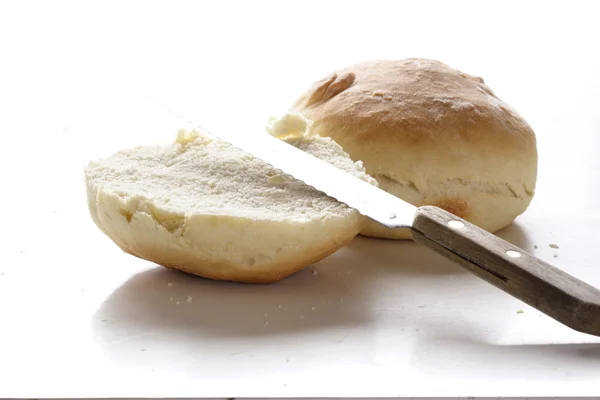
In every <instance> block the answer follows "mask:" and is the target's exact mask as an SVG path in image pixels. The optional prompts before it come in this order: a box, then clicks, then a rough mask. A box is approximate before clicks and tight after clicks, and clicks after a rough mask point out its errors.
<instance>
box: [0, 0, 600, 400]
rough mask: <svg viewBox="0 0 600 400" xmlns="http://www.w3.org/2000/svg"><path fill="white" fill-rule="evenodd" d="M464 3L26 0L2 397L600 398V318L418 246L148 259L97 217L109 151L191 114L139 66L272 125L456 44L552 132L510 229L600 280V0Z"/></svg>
mask: <svg viewBox="0 0 600 400" xmlns="http://www.w3.org/2000/svg"><path fill="white" fill-rule="evenodd" d="M415 3H416V2H415ZM445 4H446V5H443V4H442V3H436V4H431V3H426V4H422V5H420V6H417V5H415V4H412V3H382V2H377V1H368V2H364V3H360V4H356V3H346V2H343V3H340V2H328V3H326V4H318V3H316V2H308V1H303V2H298V3H290V2H283V4H279V5H278V4H275V3H272V4H267V3H258V4H257V3H256V2H247V3H230V2H220V3H219V5H218V8H217V5H216V2H214V3H213V2H211V3H208V2H207V3H198V4H190V3H179V2H177V3H174V4H167V3H166V2H165V3H161V4H157V3H151V4H150V3H143V5H142V4H135V3H127V4H123V5H118V6H117V3H110V2H102V3H96V4H95V5H93V6H92V5H90V3H86V4H85V5H84V4H83V3H75V2H73V3H60V2H52V4H49V3H48V4H46V3H41V2H40V3H25V2H19V3H17V2H13V3H12V4H11V3H2V5H1V6H0V46H1V48H0V51H1V53H0V54H2V62H1V63H0V72H1V74H0V88H1V90H0V116H1V117H0V129H1V130H0V132H1V133H2V140H3V143H2V150H3V154H2V157H1V158H0V167H1V169H0V171H1V172H0V173H1V174H2V185H3V186H2V187H3V189H2V196H1V198H0V205H1V206H2V210H3V212H2V222H3V224H2V226H3V234H2V241H1V243H2V244H1V248H2V262H1V263H0V318H1V329H0V397H68V396H78V397H86V396H95V397H113V396H116V397H126V396H138V397H144V396H148V397H159V396H166V397H181V396H185V397H233V396H242V397H257V396H258V397H269V396H272V397H285V396H292V397H306V396H321V397H322V396H336V397H346V396H347V397H357V396H365V397H390V396H400V397H410V396H444V397H453V396H518V395H520V396H551V395H552V396H562V395H580V396H590V395H599V394H600V339H599V338H595V337H591V336H587V335H584V334H580V333H577V332H574V331H571V330H570V329H568V328H566V327H563V326H561V325H560V324H558V323H556V322H554V321H553V320H551V319H549V318H547V317H545V316H543V315H540V313H539V312H537V311H535V310H534V309H531V308H529V307H526V306H524V305H523V304H522V303H520V302H519V301H517V300H514V299H513V298H511V297H509V296H508V295H505V294H504V293H502V292H500V291H498V290H496V289H494V288H493V287H491V286H489V285H488V284H486V283H485V282H483V281H479V280H478V279H477V278H475V277H473V276H471V275H470V274H468V273H467V272H464V271H463V270H462V269H461V268H459V267H457V266H455V265H453V264H451V263H449V262H447V261H445V260H444V259H442V258H440V257H438V256H437V255H434V254H432V253H431V252H429V251H428V250H426V249H425V248H422V247H420V246H418V245H416V244H413V243H406V242H391V241H377V240H369V239H365V238H357V239H356V240H355V241H354V242H353V243H352V244H351V245H350V246H348V248H345V249H343V250H342V251H339V252H338V253H336V254H334V255H333V256H331V257H329V258H327V259H326V260H324V261H322V262H321V263H319V264H318V265H315V266H313V267H311V268H309V269H307V270H305V271H304V272H301V273H299V274H298V275H297V276H294V277H292V278H290V279H288V280H286V281H284V282H281V283H280V284H277V285H272V286H247V285H236V284H227V283H217V282H210V281H206V280H202V279H197V278H192V277H189V276H186V275H183V274H178V273H173V272H168V271H166V270H163V269H160V268H156V267H155V266H154V265H152V264H151V263H148V262H145V261H142V260H137V259H134V258H132V257H130V256H127V255H125V254H123V253H122V252H120V251H119V250H118V249H117V248H116V246H115V245H113V244H112V243H111V242H110V241H109V240H108V239H107V238H106V237H104V236H103V235H102V234H101V233H100V232H99V231H98V229H96V227H95V226H94V225H93V223H92V221H91V219H90V218H89V216H88V214H87V209H86V204H85V193H84V186H83V180H82V168H83V165H84V164H85V162H86V161H87V160H89V159H90V158H94V157H98V156H103V155H107V154H109V153H111V152H112V151H115V150H117V149H120V148H122V147H126V146H130V145H135V144H137V143H140V142H144V143H148V142H165V141H170V140H172V138H173V137H174V134H175V130H176V129H177V128H178V127H179V126H180V123H179V121H176V120H173V119H172V118H171V117H170V116H168V115H166V114H161V113H159V112H156V113H154V112H148V111H147V110H148V109H147V108H144V107H143V106H142V105H141V103H136V102H133V101H130V100H129V99H130V98H129V97H127V96H126V93H125V88H126V84H134V85H137V84H140V83H141V84H143V85H144V86H143V87H145V88H147V89H149V90H152V91H154V92H155V93H161V95H162V96H164V98H165V99H167V98H171V99H172V98H175V97H177V99H178V101H179V102H180V103H181V104H183V105H185V106H186V107H189V109H193V110H206V115H207V118H215V119H217V118H220V117H222V116H224V115H226V114H227V107H231V108H232V109H238V110H243V112H244V113H247V114H248V115H254V117H253V119H252V120H251V121H250V122H249V126H251V124H256V125H255V126H258V127H260V125H261V124H262V123H263V122H264V121H265V120H266V117H267V116H268V115H269V114H270V113H274V112H279V111H280V110H282V109H285V107H287V105H288V104H290V102H291V101H292V100H294V99H295V97H296V96H297V95H298V94H299V92H300V91H301V90H303V89H304V88H306V87H307V86H308V85H310V84H311V83H312V81H313V80H316V79H318V78H320V77H321V76H322V75H324V74H326V73H328V72H329V71H330V70H332V69H333V68H336V67H340V66H344V65H347V64H349V63H353V62H357V61H362V60H366V59H371V58H406V57H412V56H424V57H432V58H436V59H439V60H442V61H444V62H447V63H449V64H450V65H452V66H454V67H457V68H460V69H463V70H465V71H466V72H470V73H473V74H478V75H481V76H483V77H484V79H485V80H486V82H487V83H488V84H489V85H490V86H491V87H492V89H493V90H495V91H496V92H497V93H498V94H499V95H500V96H501V97H503V98H505V99H506V100H507V101H508V102H509V104H511V105H512V106H514V107H515V108H517V109H518V110H519V111H520V112H521V113H522V114H523V116H524V117H525V118H526V119H527V120H528V121H529V122H530V123H531V124H532V126H533V127H534V129H535V131H536V132H537V134H538V137H539V151H540V174H539V184H538V189H537V195H536V198H535V200H534V202H533V204H532V206H531V208H530V209H529V210H528V211H527V212H526V214H524V215H523V216H522V217H520V218H519V219H518V221H517V223H516V224H515V225H514V226H512V227H510V228H508V229H506V230H505V231H504V232H502V234H501V235H502V236H503V237H505V238H507V239H509V240H511V241H513V242H514V243H517V244H519V245H521V246H523V247H524V248H526V249H528V250H531V251H533V252H534V253H535V254H536V255H538V256H539V257H541V258H542V259H544V260H546V261H549V262H551V263H553V264H555V265H557V266H558V267H560V268H563V269H564V270H566V271H568V272H569V273H572V274H574V275H576V276H577V277H579V278H581V279H584V280H586V281H588V282H589V283H591V284H593V285H596V286H600V246H599V245H598V232H597V229H598V228H597V226H598V223H599V222H600V211H598V208H597V205H598V196H599V195H600V161H599V160H600V112H599V111H598V104H599V102H600V73H599V72H598V71H600V59H599V56H598V52H597V51H596V50H595V49H596V47H597V43H596V42H597V38H598V37H600V29H599V28H598V25H597V21H596V18H595V16H596V15H597V13H595V12H594V10H593V8H592V6H585V4H584V3H576V2H569V3H567V2H565V3H564V4H563V5H556V4H549V3H534V2H528V3H527V5H520V4H519V3H510V2H502V3H497V4H498V5H497V6H491V5H490V4H491V3H486V4H487V8H486V7H484V5H483V4H482V3H478V2H477V3H457V2H448V3H445ZM257 129H258V128H257ZM551 243H556V244H558V245H559V246H560V248H559V249H552V248H550V247H549V244H551ZM534 245H537V246H538V248H537V249H534V247H533V246H534ZM555 255H557V256H558V257H557V258H554V256H555ZM313 270H314V271H317V274H313V273H312V272H311V271H313ZM170 283H172V284H173V285H172V286H170V285H169V284H170ZM187 296H191V298H192V301H191V302H187V300H186V298H187ZM171 298H173V300H171ZM177 302H180V304H177ZM313 308H314V309H313ZM517 310H523V313H517ZM267 323H268V324H267ZM436 385H437V386H436Z"/></svg>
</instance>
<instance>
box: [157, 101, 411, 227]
mask: <svg viewBox="0 0 600 400" xmlns="http://www.w3.org/2000/svg"><path fill="white" fill-rule="evenodd" d="M154 101H155V103H157V104H158V105H160V106H161V107H163V108H164V109H166V110H168V111H169V112H171V113H172V114H174V115H175V116H177V117H179V118H181V119H183V120H185V121H187V122H188V123H190V124H191V125H193V126H194V127H196V128H197V129H198V130H201V131H202V132H204V133H206V134H209V135H211V136H213V137H215V138H218V139H220V140H223V141H224V142H227V143H229V144H231V145H233V146H234V147H237V148H238V149H240V150H242V151H243V152H245V153H247V154H249V155H251V156H253V157H255V158H258V159H260V160H262V161H264V162H266V163H267V164H270V165H272V166H273V167H275V168H277V169H279V170H281V171H283V172H284V173H286V174H289V175H291V176H293V177H294V178H296V179H298V180H300V181H302V182H304V183H305V184H307V185H309V186H312V187H314V188H315V189H317V190H319V191H321V192H323V193H325V194H327V195H328V196H330V197H333V198H334V199H336V200H338V201H339V202H341V203H345V204H346V205H348V206H349V207H352V208H354V209H356V210H358V212H360V213H361V214H362V215H364V216H366V217H369V218H371V219H373V220H375V221H377V222H379V223H380V224H382V225H384V226H387V227H388V228H409V227H411V226H412V223H413V219H414V215H415V211H416V209H417V208H416V207H415V206H413V205H412V204H409V203H407V202H405V201H404V200H401V199H399V198H398V197H396V196H394V195H391V194H389V193H387V192H385V191H384V190H381V189H379V188H377V187H375V186H373V185H371V184H369V183H367V182H365V181H363V180H361V179H359V178H356V177H354V176H352V175H350V174H348V173H346V172H344V171H342V170H340V169H338V168H336V167H334V166H333V165H331V164H329V163H327V162H325V161H322V160H320V159H318V158H316V157H314V156H312V155H310V154H308V153H306V152H304V151H302V150H300V149H297V148H296V147H294V146H292V145H290V144H287V143H286V142H284V141H282V140H280V139H277V138H276V137H273V136H271V135H269V134H268V133H267V132H264V134H257V135H236V134H235V133H234V132H229V131H228V130H227V129H223V130H221V131H219V132H218V133H216V131H208V130H206V129H204V128H202V127H201V126H199V125H198V124H196V123H194V122H192V121H191V120H189V119H188V118H185V117H183V116H182V115H180V114H178V113H177V112H175V111H173V109H171V108H170V107H167V106H166V105H164V104H162V103H160V102H158V101H156V100H154Z"/></svg>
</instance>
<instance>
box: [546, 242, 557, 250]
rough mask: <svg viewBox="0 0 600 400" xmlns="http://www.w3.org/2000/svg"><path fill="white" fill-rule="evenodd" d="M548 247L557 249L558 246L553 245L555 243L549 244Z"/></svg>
mask: <svg viewBox="0 0 600 400" xmlns="http://www.w3.org/2000/svg"><path fill="white" fill-rule="evenodd" d="M548 246H550V247H551V248H553V249H558V248H559V247H558V245H557V244H555V243H550V244H549V245H548Z"/></svg>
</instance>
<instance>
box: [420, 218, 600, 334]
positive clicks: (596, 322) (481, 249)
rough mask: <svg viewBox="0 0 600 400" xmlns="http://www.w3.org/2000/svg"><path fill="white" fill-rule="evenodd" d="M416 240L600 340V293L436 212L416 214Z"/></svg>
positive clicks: (514, 247) (468, 224)
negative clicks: (598, 337)
mask: <svg viewBox="0 0 600 400" xmlns="http://www.w3.org/2000/svg"><path fill="white" fill-rule="evenodd" d="M413 237H414V240H415V241H416V242H419V243H421V244H423V245H426V246H427V247H429V248H431V249H433V250H435V251H437V252H438V253H440V254H442V255H444V256H446V257H447V258H449V259H451V260H453V261H455V262H457V263H458V264H460V265H462V266H463V267H464V268H466V269H467V270H469V271H470V272H472V273H473V274H475V275H476V276H478V277H480V278H482V279H483V280H485V281H487V282H489V283H491V284H492V285H494V286H496V287H497V288H499V289H501V290H503V291H505V292H506V293H508V294H510V295H512V296H514V297H516V298H518V299H520V300H521V301H523V302H525V303H527V304H529V305H530V306H532V307H534V308H536V309H538V310H540V311H541V312H543V313H545V314H547V315H548V316H550V317H552V318H554V319H555V320H557V321H559V322H561V323H563V324H565V325H567V326H569V327H571V328H572V329H575V330H577V331H580V332H584V333H588V334H591V335H596V336H600V290H598V289H596V288H595V287H593V286H590V285H588V284H587V283H585V282H582V281H580V280H579V279H577V278H575V277H573V276H571V275H569V274H567V273H565V272H564V271H561V270H559V269H558V268H556V267H553V266H552V265H550V264H548V263H546V262H544V261H542V260H540V259H538V258H536V257H534V256H532V255H531V254H528V253H527V252H525V251H524V250H523V249H520V248H518V247H516V246H514V245H513V244H511V243H509V242H507V241H505V240H503V239H501V238H499V237H498V236H495V235H493V234H491V233H489V232H487V231H485V230H483V229H481V228H479V227H477V226H475V225H473V224H471V223H469V222H467V221H465V220H464V219H461V218H458V217H457V216H455V215H453V214H451V213H449V212H447V211H444V210H442V209H440V208H438V207H433V206H423V207H420V208H419V209H418V210H417V213H416V215H415V220H414V223H413Z"/></svg>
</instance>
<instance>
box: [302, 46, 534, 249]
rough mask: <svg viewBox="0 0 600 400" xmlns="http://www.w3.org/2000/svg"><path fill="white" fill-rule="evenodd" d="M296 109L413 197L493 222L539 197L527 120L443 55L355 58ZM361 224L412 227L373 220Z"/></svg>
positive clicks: (386, 182)
mask: <svg viewBox="0 0 600 400" xmlns="http://www.w3.org/2000/svg"><path fill="white" fill-rule="evenodd" d="M332 88H333V89H332ZM291 111H295V112H300V113H301V114H303V115H304V116H305V117H307V118H308V119H310V120H311V121H312V124H311V126H310V132H312V133H319V134H320V135H323V136H329V137H331V138H332V139H333V140H334V141H336V142H337V143H338V144H340V145H341V146H342V148H343V149H344V151H346V152H347V153H348V154H349V155H350V156H351V157H352V159H353V160H355V161H357V160H361V161H362V162H363V163H364V166H365V168H366V171H367V173H368V174H369V175H371V176H373V177H374V178H375V179H376V180H377V182H378V184H379V186H380V187H381V188H382V189H384V190H386V191H388V192H390V193H392V194H394V195H396V196H398V197H400V198H402V199H404V200H406V201H408V202H410V203H412V204H414V205H416V206H421V205H437V206H440V207H442V208H444V209H446V210H448V211H451V212H453V213H455V214H457V215H458V216H460V217H462V218H465V219H467V220H469V221H470V222H472V223H475V224H476V225H479V226H481V227H482V228H484V229H486V230H488V231H491V232H495V231H497V230H499V229H501V228H503V227H505V226H507V225H509V224H510V223H511V222H512V221H513V220H514V219H515V218H516V217H517V216H518V215H520V214H521V213H523V212H524V211H525V210H526V209H527V207H528V206H529V204H530V202H531V200H532V198H533V195H534V191H535V186H536V179H537V161H538V154H537V144H536V137H535V133H534V132H533V130H532V128H531V127H530V125H529V124H528V123H527V122H526V121H525V120H524V119H523V118H522V117H521V116H520V115H519V114H518V113H517V111H515V110H514V109H513V108H511V107H510V106H509V105H508V104H506V103H505V102H504V101H502V100H501V99H499V98H498V97H497V96H496V95H495V94H494V93H493V92H492V90H491V89H490V88H489V87H488V86H487V85H486V84H485V83H484V81H483V79H482V78H480V77H476V76H471V75H468V74H466V73H463V72H461V71H458V70H456V69H453V68H450V67H449V66H447V65H446V64H443V63H441V62H438V61H434V60H427V59H417V58H412V59H406V60H380V61H370V62H365V63H361V64H357V65H353V66H349V67H346V68H343V69H340V70H338V71H336V72H334V73H333V74H330V75H328V76H327V77H326V78H325V79H322V80H320V81H318V82H316V83H315V84H313V86H312V87H311V88H310V89H309V90H307V91H306V92H305V93H304V94H302V95H301V96H300V97H299V98H298V100H297V101H296V102H295V104H293V106H292V107H291ZM361 233H362V234H364V235H368V236H374V237H386V238H398V239H406V238H410V237H411V234H410V231H409V230H407V229H400V230H396V231H389V230H387V229H385V228H383V227H381V226H380V225H378V224H376V223H374V222H371V221H367V222H366V224H365V226H364V228H363V229H362V231H361Z"/></svg>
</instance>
